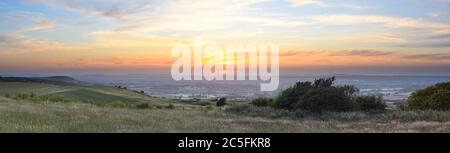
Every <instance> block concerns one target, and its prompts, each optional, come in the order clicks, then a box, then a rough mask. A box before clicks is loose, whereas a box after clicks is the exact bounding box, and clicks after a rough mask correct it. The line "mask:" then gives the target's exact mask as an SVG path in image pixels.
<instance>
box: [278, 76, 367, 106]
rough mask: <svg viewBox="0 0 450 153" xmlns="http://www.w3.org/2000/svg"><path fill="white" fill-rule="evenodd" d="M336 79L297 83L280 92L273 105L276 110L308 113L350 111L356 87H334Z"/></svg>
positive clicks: (356, 90)
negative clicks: (305, 111) (299, 110)
mask: <svg viewBox="0 0 450 153" xmlns="http://www.w3.org/2000/svg"><path fill="white" fill-rule="evenodd" d="M334 81H335V77H331V78H326V79H324V78H321V79H316V80H315V81H314V83H313V84H312V83H311V82H297V83H296V84H295V85H294V86H292V87H289V88H287V89H286V90H283V91H281V92H280V94H279V95H278V96H277V97H276V99H275V103H274V104H273V105H274V106H275V107H276V108H281V109H287V110H297V109H303V110H307V111H314V112H322V111H349V110H351V109H352V102H351V96H352V95H353V94H354V93H356V92H358V88H356V87H354V86H349V85H346V86H338V87H335V86H332V85H333V82H334Z"/></svg>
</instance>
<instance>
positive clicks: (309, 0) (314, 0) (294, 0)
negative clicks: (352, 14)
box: [290, 0, 370, 9]
mask: <svg viewBox="0 0 450 153" xmlns="http://www.w3.org/2000/svg"><path fill="white" fill-rule="evenodd" d="M290 2H291V5H292V6H293V7H302V6H306V5H317V6H320V7H344V8H351V9H368V8H370V7H368V6H364V5H358V4H352V3H343V2H334V3H328V2H324V1H322V0H290Z"/></svg>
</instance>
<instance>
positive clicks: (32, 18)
mask: <svg viewBox="0 0 450 153" xmlns="http://www.w3.org/2000/svg"><path fill="white" fill-rule="evenodd" d="M7 18H9V19H11V20H19V21H25V22H28V23H29V24H31V26H28V27H25V28H22V29H19V30H18V31H16V32H18V33H22V32H33V31H41V30H49V29H53V28H56V27H57V23H56V22H55V21H50V20H49V19H47V18H46V17H45V15H44V14H42V13H36V12H27V11H16V12H11V13H9V14H7Z"/></svg>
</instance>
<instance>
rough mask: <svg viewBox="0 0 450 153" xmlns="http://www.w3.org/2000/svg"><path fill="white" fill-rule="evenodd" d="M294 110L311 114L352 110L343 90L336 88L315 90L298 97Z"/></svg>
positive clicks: (349, 100) (348, 98)
mask: <svg viewBox="0 0 450 153" xmlns="http://www.w3.org/2000/svg"><path fill="white" fill-rule="evenodd" d="M294 108H296V109H302V110H308V111H312V112H324V111H334V112H344V111H350V110H351V109H352V102H351V98H350V96H348V95H347V94H346V93H345V90H344V89H341V88H338V87H327V88H316V89H311V90H309V91H308V92H307V93H305V95H304V96H302V97H300V98H299V100H298V102H297V104H296V105H295V107H294Z"/></svg>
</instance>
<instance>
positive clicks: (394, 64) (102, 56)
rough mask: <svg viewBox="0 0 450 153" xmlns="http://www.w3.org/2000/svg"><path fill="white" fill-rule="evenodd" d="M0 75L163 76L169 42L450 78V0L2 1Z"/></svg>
mask: <svg viewBox="0 0 450 153" xmlns="http://www.w3.org/2000/svg"><path fill="white" fill-rule="evenodd" d="M0 12H1V14H0V72H13V71H14V72H16V71H17V72H28V71H30V72H31V71H77V72H93V73H94V72H102V71H122V70H139V71H141V70H144V71H151V70H161V71H170V66H171V65H172V63H173V62H174V61H175V60H176V58H173V57H171V56H170V53H171V49H172V47H173V46H174V45H175V44H192V43H193V41H194V38H195V37H201V38H202V39H203V40H204V41H205V42H206V43H216V44H220V45H223V46H225V45H229V44H240V43H241V44H242V43H244V44H265V43H274V44H278V45H279V46H280V66H281V69H282V72H285V73H292V74H296V73H308V72H309V73H336V74H347V73H351V74H417V75H427V74H428V75H433V74H446V75H449V74H450V0H395V1H394V0H345V1H344V0H167V1H160V0H126V1H124V0H79V1H73V0H0Z"/></svg>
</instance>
